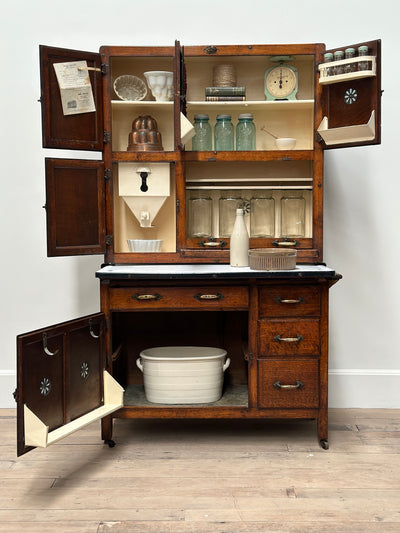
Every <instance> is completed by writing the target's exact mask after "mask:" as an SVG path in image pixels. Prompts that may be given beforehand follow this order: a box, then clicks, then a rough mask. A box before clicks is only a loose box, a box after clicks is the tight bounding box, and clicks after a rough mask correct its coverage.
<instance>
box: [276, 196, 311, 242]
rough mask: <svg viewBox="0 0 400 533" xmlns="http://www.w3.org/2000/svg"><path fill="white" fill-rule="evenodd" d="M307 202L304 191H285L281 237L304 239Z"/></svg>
mask: <svg viewBox="0 0 400 533" xmlns="http://www.w3.org/2000/svg"><path fill="white" fill-rule="evenodd" d="M305 221H306V201H305V199H304V197H303V192H302V191H284V193H283V196H282V198H281V237H304V236H305Z"/></svg>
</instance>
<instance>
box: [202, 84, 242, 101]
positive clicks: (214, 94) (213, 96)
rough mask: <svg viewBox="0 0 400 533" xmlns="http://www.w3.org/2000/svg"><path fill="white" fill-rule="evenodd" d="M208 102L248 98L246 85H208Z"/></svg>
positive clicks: (206, 91) (206, 90)
mask: <svg viewBox="0 0 400 533" xmlns="http://www.w3.org/2000/svg"><path fill="white" fill-rule="evenodd" d="M205 93H206V102H223V101H224V102H240V101H243V100H246V87H206V89H205Z"/></svg>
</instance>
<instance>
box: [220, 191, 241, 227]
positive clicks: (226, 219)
mask: <svg viewBox="0 0 400 533" xmlns="http://www.w3.org/2000/svg"><path fill="white" fill-rule="evenodd" d="M242 203H243V201H242V198H241V193H240V191H226V192H225V193H224V194H223V196H221V198H220V199H219V236H220V237H230V236H231V233H232V228H233V224H234V223H235V218H236V209H238V208H240V207H241V205H242Z"/></svg>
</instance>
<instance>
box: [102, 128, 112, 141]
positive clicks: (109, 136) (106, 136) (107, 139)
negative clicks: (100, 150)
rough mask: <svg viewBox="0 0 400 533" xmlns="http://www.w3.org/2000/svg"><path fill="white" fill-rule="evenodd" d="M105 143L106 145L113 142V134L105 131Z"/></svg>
mask: <svg viewBox="0 0 400 533" xmlns="http://www.w3.org/2000/svg"><path fill="white" fill-rule="evenodd" d="M103 142H104V144H107V143H110V142H111V133H110V132H109V131H105V130H104V131H103Z"/></svg>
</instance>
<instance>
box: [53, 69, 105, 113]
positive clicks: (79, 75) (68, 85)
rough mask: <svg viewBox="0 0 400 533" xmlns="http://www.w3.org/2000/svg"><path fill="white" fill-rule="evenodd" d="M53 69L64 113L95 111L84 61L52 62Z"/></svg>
mask: <svg viewBox="0 0 400 533" xmlns="http://www.w3.org/2000/svg"><path fill="white" fill-rule="evenodd" d="M54 70H55V72H56V76H57V81H58V85H59V87H60V93H61V103H62V108H63V113H64V115H77V114H79V113H90V112H92V111H96V107H95V104H94V98H93V90H92V85H91V83H90V78H89V70H88V66H87V63H86V61H73V62H68V63H54ZM90 70H93V69H90Z"/></svg>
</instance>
